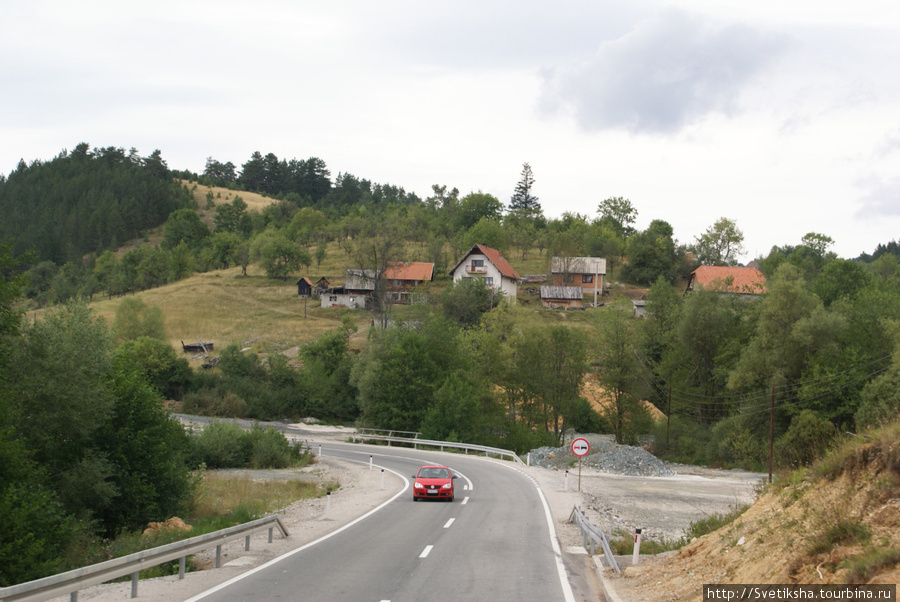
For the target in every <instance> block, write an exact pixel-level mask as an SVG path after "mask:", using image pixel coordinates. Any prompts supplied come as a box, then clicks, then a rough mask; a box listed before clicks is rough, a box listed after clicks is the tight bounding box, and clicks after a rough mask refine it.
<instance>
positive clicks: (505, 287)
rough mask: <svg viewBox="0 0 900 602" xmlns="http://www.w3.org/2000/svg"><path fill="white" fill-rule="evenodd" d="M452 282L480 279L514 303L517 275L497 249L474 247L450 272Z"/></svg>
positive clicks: (517, 282)
mask: <svg viewBox="0 0 900 602" xmlns="http://www.w3.org/2000/svg"><path fill="white" fill-rule="evenodd" d="M450 275H451V276H452V277H453V282H454V283H456V282H459V281H460V280H463V279H472V278H481V279H482V280H484V281H485V283H486V284H488V285H490V286H492V287H494V289H496V290H499V291H502V292H503V294H504V295H505V296H506V298H507V299H509V300H510V302H511V303H515V301H516V290H517V287H518V284H519V280H520V279H521V278H519V274H518V273H516V270H514V269H513V267H512V266H511V265H510V264H509V262H508V261H506V258H504V257H503V255H502V254H501V253H500V251H498V250H497V249H492V248H490V247H486V246H484V245H474V246H473V247H472V248H471V249H469V251H468V252H467V253H466V254H465V255H463V257H462V259H460V260H459V261H458V262H457V263H456V265H455V266H453V269H451V270H450Z"/></svg>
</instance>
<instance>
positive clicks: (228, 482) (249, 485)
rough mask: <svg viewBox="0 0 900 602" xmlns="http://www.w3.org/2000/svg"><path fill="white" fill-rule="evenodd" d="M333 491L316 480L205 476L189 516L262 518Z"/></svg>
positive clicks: (207, 474)
mask: <svg viewBox="0 0 900 602" xmlns="http://www.w3.org/2000/svg"><path fill="white" fill-rule="evenodd" d="M335 489H337V484H335V483H321V482H319V481H317V480H306V479H303V480H300V479H293V480H274V479H273V480H260V479H253V478H251V477H250V475H249V473H248V474H247V475H244V476H226V475H220V474H215V473H206V475H204V477H203V481H202V483H201V485H200V487H199V491H198V495H197V498H196V499H195V501H194V509H193V511H192V513H191V514H192V517H194V518H198V519H202V518H209V517H218V516H225V515H230V514H235V513H242V512H246V513H247V514H249V515H251V516H264V515H265V514H267V513H269V512H273V511H275V510H278V509H279V508H284V507H285V506H289V505H290V504H293V503H294V502H296V501H299V500H307V499H313V498H318V497H322V496H323V495H325V494H326V493H327V492H328V491H333V490H335Z"/></svg>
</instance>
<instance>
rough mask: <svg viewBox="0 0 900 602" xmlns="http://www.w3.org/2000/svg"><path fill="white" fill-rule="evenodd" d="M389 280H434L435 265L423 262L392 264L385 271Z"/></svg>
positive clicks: (385, 275)
mask: <svg viewBox="0 0 900 602" xmlns="http://www.w3.org/2000/svg"><path fill="white" fill-rule="evenodd" d="M384 277H385V278H387V279H388V280H416V281H418V280H433V279H434V264H433V263H425V262H422V261H403V262H398V263H392V264H391V265H389V266H388V267H387V269H385V270H384Z"/></svg>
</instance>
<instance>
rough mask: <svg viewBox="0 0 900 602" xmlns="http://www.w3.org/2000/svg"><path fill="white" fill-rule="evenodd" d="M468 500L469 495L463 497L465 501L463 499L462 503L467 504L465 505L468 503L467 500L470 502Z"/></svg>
mask: <svg viewBox="0 0 900 602" xmlns="http://www.w3.org/2000/svg"><path fill="white" fill-rule="evenodd" d="M468 501H469V498H468V496H466V497H464V498H463V501H462V505H463V506H465V505H466V502H468Z"/></svg>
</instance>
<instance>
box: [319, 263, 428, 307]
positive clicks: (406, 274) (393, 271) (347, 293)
mask: <svg viewBox="0 0 900 602" xmlns="http://www.w3.org/2000/svg"><path fill="white" fill-rule="evenodd" d="M432 280H434V264H433V263H424V262H409V261H404V262H396V263H391V264H389V265H388V267H387V268H385V270H384V284H385V288H386V291H385V292H386V295H387V300H388V301H390V302H392V303H410V302H411V301H412V300H413V299H414V298H415V296H416V295H415V293H414V292H412V289H415V288H416V287H418V286H421V285H422V284H424V283H425V282H431V281H432ZM377 281H378V278H377V273H376V272H375V270H347V278H346V280H345V281H344V286H340V287H335V288H333V289H330V290H327V291H325V292H323V293H321V294H320V296H321V298H322V307H351V308H356V309H370V308H371V307H372V295H373V294H374V293H375V286H376V284H377Z"/></svg>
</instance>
